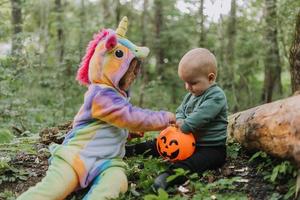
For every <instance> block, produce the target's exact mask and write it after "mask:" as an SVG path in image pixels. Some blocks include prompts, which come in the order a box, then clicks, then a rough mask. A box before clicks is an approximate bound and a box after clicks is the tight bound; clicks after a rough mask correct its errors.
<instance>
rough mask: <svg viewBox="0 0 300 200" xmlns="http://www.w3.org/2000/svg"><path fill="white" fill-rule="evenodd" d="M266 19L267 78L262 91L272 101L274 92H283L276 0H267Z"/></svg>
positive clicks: (264, 96)
mask: <svg viewBox="0 0 300 200" xmlns="http://www.w3.org/2000/svg"><path fill="white" fill-rule="evenodd" d="M265 6H266V9H265V19H266V33H265V34H266V35H265V42H266V44H265V45H266V46H265V47H266V56H265V59H264V64H265V79H264V87H263V92H262V100H263V101H264V102H271V101H272V98H273V94H274V93H279V94H281V93H282V85H281V77H280V76H281V67H280V59H279V49H278V42H277V14H276V0H265Z"/></svg>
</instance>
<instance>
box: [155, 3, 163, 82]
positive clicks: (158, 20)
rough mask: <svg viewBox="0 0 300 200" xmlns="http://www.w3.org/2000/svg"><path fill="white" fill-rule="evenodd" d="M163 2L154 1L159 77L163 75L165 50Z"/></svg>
mask: <svg viewBox="0 0 300 200" xmlns="http://www.w3.org/2000/svg"><path fill="white" fill-rule="evenodd" d="M162 6H163V5H162V0H155V1H154V10H155V50H156V55H155V57H156V69H157V74H158V75H159V76H162V75H163V71H164V70H163V64H164V49H163V46H162V44H161V41H162V40H161V30H162V25H163V23H164V22H163V8H162Z"/></svg>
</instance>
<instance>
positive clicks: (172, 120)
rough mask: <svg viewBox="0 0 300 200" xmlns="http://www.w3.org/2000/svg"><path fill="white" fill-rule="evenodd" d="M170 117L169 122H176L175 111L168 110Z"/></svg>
mask: <svg viewBox="0 0 300 200" xmlns="http://www.w3.org/2000/svg"><path fill="white" fill-rule="evenodd" d="M167 114H168V118H169V124H175V123H176V116H175V114H174V113H171V112H167Z"/></svg>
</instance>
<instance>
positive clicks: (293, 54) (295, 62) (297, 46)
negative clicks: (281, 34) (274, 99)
mask: <svg viewBox="0 0 300 200" xmlns="http://www.w3.org/2000/svg"><path fill="white" fill-rule="evenodd" d="M290 65H291V67H290V71H291V86H292V92H296V91H300V11H299V12H298V15H297V17H296V26H295V35H294V41H293V43H292V46H291V49H290Z"/></svg>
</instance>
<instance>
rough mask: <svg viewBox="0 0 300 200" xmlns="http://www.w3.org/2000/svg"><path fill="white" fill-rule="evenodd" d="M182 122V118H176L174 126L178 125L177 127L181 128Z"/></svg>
mask: <svg viewBox="0 0 300 200" xmlns="http://www.w3.org/2000/svg"><path fill="white" fill-rule="evenodd" d="M183 123H184V119H178V120H176V127H178V128H179V129H181V126H182V125H183Z"/></svg>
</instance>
